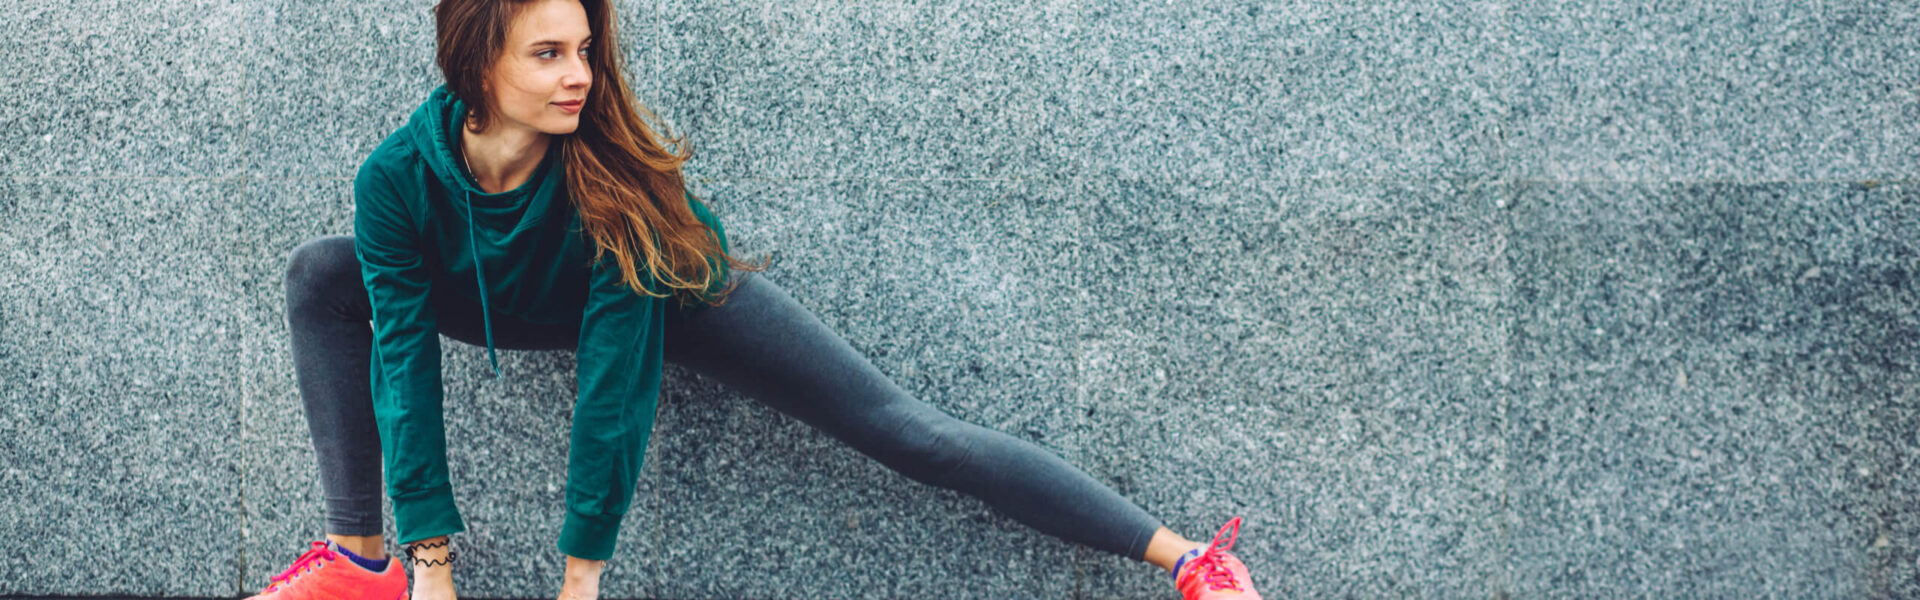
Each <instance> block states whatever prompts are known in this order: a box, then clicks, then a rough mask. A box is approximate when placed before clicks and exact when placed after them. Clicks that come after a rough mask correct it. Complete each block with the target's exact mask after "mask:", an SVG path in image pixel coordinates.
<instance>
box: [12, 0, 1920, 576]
mask: <svg viewBox="0 0 1920 600" xmlns="http://www.w3.org/2000/svg"><path fill="white" fill-rule="evenodd" d="M431 4H432V2H430V1H429V0H399V1H393V2H378V3H374V2H345V1H339V0H329V1H318V2H315V1H292V0H156V1H145V2H139V1H133V0H92V1H82V2H62V1H54V0H24V1H20V2H13V3H10V4H9V5H8V7H7V9H6V10H5V14H4V16H0V24H4V25H0V32H3V33H4V35H0V81H4V82H5V85H0V100H4V103H5V106H6V109H5V110H4V111H0V260H3V261H4V262H3V263H0V396H3V397H4V402H0V497H4V498H5V502H4V506H0V594H28V595H103V594H104V595H147V596H162V595H164V596H203V597H204V596H223V597H231V596H236V595H244V594H248V593H252V592H254V591H257V590H258V589H259V588H260V587H262V586H264V585H265V583H266V581H267V578H268V577H269V576H271V575H273V574H275V573H277V572H279V570H280V569H282V568H284V567H286V566H287V565H288V564H289V563H290V562H291V561H292V560H293V559H294V558H295V557H296V556H298V555H299V554H300V552H301V551H303V550H305V548H306V546H305V543H306V542H307V541H309V540H313V539H319V538H320V537H321V535H322V534H323V531H322V527H321V525H322V520H323V517H324V513H323V507H322V501H321V499H322V496H321V488H320V485H319V481H318V478H317V472H316V469H315V462H314V454H313V450H312V448H311V445H310V443H311V442H310V439H309V434H308V430H307V424H306V421H305V417H304V416H303V413H302V409H301V404H300V398H299V395H298V393H297V391H296V388H295V379H294V372H293V368H292V362H291V360H290V356H289V345H288V343H289V342H288V332H287V325H286V308H285V301H286V296H285V293H284V289H283V276H284V273H285V269H286V266H287V260H288V254H289V252H290V251H291V250H292V249H293V248H294V247H295V246H296V245H298V244H299V243H301V242H303V241H305V240H308V239H311V238H313V237H315V236H320V235H328V234H350V233H352V214H353V209H354V207H353V205H352V200H351V197H350V191H351V189H350V188H351V183H352V182H351V179H352V176H353V174H354V172H355V169H356V168H357V166H358V165H359V163H360V161H361V160H362V159H363V158H364V157H365V155H366V154H367V152H368V151H370V150H371V149H372V148H373V146H374V145H376V144H377V143H378V142H379V141H380V140H381V139H382V138H383V137H384V136H385V135H387V134H388V132H390V131H392V130H393V129H395V128H397V127H399V126H400V125H401V124H402V123H404V121H405V118H406V116H407V115H408V114H409V112H410V111H411V110H412V109H413V107H414V106H415V105H416V104H417V103H418V102H420V100H421V99H422V98H423V97H424V95H425V94H426V92H427V91H428V90H430V89H432V88H433V87H434V86H435V85H437V84H438V71H437V70H436V69H435V67H434V66H433V61H432V56H433V54H432V52H433V50H432V44H433V37H432V20H431V18H430V14H429V12H428V11H429V9H430V7H431ZM619 10H620V13H621V22H620V26H621V27H622V32H621V36H620V38H621V39H620V43H621V44H622V46H623V49H624V52H625V53H626V57H627V58H628V59H629V66H630V68H631V70H632V73H631V78H632V80H633V82H634V85H635V86H636V91H637V92H638V94H639V95H640V97H641V99H642V101H644V102H646V103H648V104H649V105H650V106H652V107H654V108H655V109H657V110H658V111H659V112H660V114H661V117H662V118H663V119H664V120H665V121H666V122H668V123H669V124H671V126H672V127H673V128H674V129H675V130H676V131H677V132H681V133H686V134H687V135H689V137H690V139H691V140H692V141H693V144H694V147H695V149H696V152H697V156H698V158H696V159H695V160H694V161H693V162H692V163H690V164H689V167H688V175H689V176H690V177H691V178H692V180H693V183H692V187H693V189H694V190H695V191H696V193H702V194H704V195H705V197H706V198H708V199H709V200H710V201H711V202H712V204H713V206H714V208H715V212H716V214H717V215H718V216H719V217H720V218H721V219H722V220H723V221H724V222H725V223H726V224H727V227H728V230H729V232H730V233H731V235H732V238H733V242H734V245H735V249H736V250H739V251H741V252H742V253H744V254H746V255H750V256H769V257H771V258H772V259H773V261H774V262H773V264H774V266H773V269H772V270H771V271H769V272H768V273H767V274H766V276H767V277H770V278H771V279H773V280H774V281H776V282H777V283H779V284H780V285H782V286H785V287H786V288H787V289H788V290H789V291H790V292H791V293H792V294H793V295H794V296H795V297H796V298H798V299H799V301H800V302H802V303H803V304H805V305H806V306H807V307H808V308H810V309H812V310H813V311H815V312H816V313H817V314H818V315H819V317H820V318H821V319H822V320H823V321H825V322H826V323H827V324H828V325H830V326H832V327H833V328H834V329H835V330H836V331H837V332H839V333H841V334H842V335H843V336H844V337H845V338H846V339H847V341H848V342H850V343H851V344H852V345H853V346H854V347H856V348H857V349H859V350H860V351H862V352H863V353H865V355H866V356H868V357H869V358H870V359H871V360H872V361H873V363H874V364H875V365H876V366H877V367H879V368H880V369H881V370H882V371H884V372H885V373H887V374H888V375H890V376H892V377H893V378H894V380H895V381H896V382H898V383H899V384H900V385H901V386H903V387H905V388H906V389H908V390H909V391H911V392H912V393H914V394H915V395H916V396H917V397H918V398H920V399H922V400H924V401H926V402H928V403H930V404H933V405H935V406H937V407H938V408H940V409H942V410H944V411H947V412H949V413H950V414H952V415H954V416H956V417H959V418H962V419H965V420H967V421H970V422H974V423H978V424H981V425H984V426H988V427H992V428H994V429H997V430H1000V431H1003V432H1006V433H1008V434H1011V435H1014V436H1017V437H1019V438H1021V439H1025V440H1028V441H1031V442H1033V443H1035V444H1038V445H1040V446H1042V447H1044V448H1046V449H1048V450H1051V451H1053V452H1056V453H1058V454H1059V455H1060V456H1061V457H1062V458H1065V459H1067V460H1068V461H1070V462H1072V463H1073V464H1075V465H1077V466H1080V467H1082V468H1083V469H1085V470H1086V471H1087V472H1088V473H1089V474H1092V475H1093V476H1095V477H1096V478H1098V479H1099V480H1101V481H1102V482H1105V483H1107V484H1110V485H1111V486H1113V488H1114V489H1115V490H1117V491H1119V492H1120V493H1122V494H1123V495H1125V496H1126V497H1128V498H1129V499H1131V500H1134V501H1135V502H1137V503H1139V504H1140V505H1141V506H1142V507H1144V508H1146V509H1147V510H1148V511H1149V512H1150V513H1152V514H1153V515H1155V516H1157V517H1159V518H1160V519H1163V520H1164V522H1165V523H1166V524H1167V525H1168V526H1169V527H1171V528H1173V529H1174V530H1176V531H1178V532H1180V533H1181V534H1183V535H1185V536H1187V537H1189V538H1192V539H1195V540H1199V541H1207V540H1209V539H1211V538H1212V536H1213V535H1214V533H1215V532H1216V530H1217V529H1218V528H1219V527H1220V526H1221V525H1222V524H1223V523H1224V522H1225V521H1226V520H1227V519H1229V518H1231V517H1233V516H1236V515H1238V516H1242V517H1243V518H1244V522H1243V526H1242V528H1241V530H1240V533H1239V537H1238V539H1237V540H1236V543H1235V546H1234V550H1235V551H1236V554H1237V555H1238V556H1240V557H1241V558H1243V559H1244V560H1245V561H1246V562H1247V563H1248V564H1249V565H1251V566H1252V567H1253V569H1254V575H1255V583H1257V584H1258V587H1259V589H1260V591H1261V592H1262V593H1263V594H1264V595H1265V597H1267V598H1269V599H1278V598H1290V597H1309V598H1347V597H1352V598H1411V597H1421V598H1546V597H1608V598H1612V597H1636V598H1736V597H1737V598H1749V597H1770V598H1773V597H1777V598H1916V597H1920V581H1917V579H1916V578H1917V577H1920V574H1917V572H1916V556H1917V555H1920V511H1917V510H1916V509H1920V475H1916V468H1915V462H1916V459H1920V439H1916V435H1917V432H1920V285H1916V284H1915V282H1914V276H1915V274H1916V273H1920V180H1916V175H1917V174H1920V2H1916V1H1915V0H1819V1H1805V0H1739V1H1735V0H1709V1H1703V2H1692V3H1685V6H1682V5H1680V4H1679V3H1639V2H1626V1H1620V0H1600V1H1591V2H1560V1H1550V0H1503V1H1473V2H1444V3H1434V2H1409V1H1403V0H1387V1H1370V2H1305V1H1293V0H1289V1H1268V2H1263V1H1248V0H1222V1H1217V2H1171V3H1170V2H1145V3H1141V2H1111V1H1095V0H1087V1H1081V0H1040V1H1038V2H1005V1H1001V2H986V3H961V2H951V1H940V2H897V1H891V0H887V1H880V2H858V3H823V2H813V1H801V2H781V3H770V2H769V3H763V2H739V1H729V2H719V3H710V2H689V1H687V0H653V1H650V2H628V3H625V5H624V6H622V7H621V8H620V9H619ZM443 343H444V344H445V356H446V361H447V365H446V377H445V382H446V383H445V385H446V390H447V392H446V393H447V395H446V397H447V404H448V405H447V419H448V423H449V425H448V426H449V432H448V434H449V439H450V441H451V446H452V449H451V472H452V476H453V478H454V481H455V486H456V490H457V492H456V493H457V494H458V500H459V502H460V504H461V507H462V509H463V514H464V515H465V517H466V520H467V521H466V522H467V524H468V525H469V528H470V529H469V531H468V532H466V533H463V534H461V535H458V536H455V538H454V539H455V546H456V551H458V552H460V553H461V555H460V562H459V563H458V570H457V577H458V582H459V585H460V589H461V592H462V595H463V596H465V597H475V598H482V597H525V598H543V597H544V598H551V597H553V595H554V594H555V593H556V592H557V590H558V585H559V577H560V573H561V568H562V565H563V557H562V556H561V555H560V554H559V553H558V551H557V549H555V547H554V540H555V538H556V536H557V534H558V530H559V525H560V512H559V511H560V506H561V498H562V486H563V484H564V466H565V459H566V442H567V430H568V426H569V410H570V407H571V402H572V400H571V398H572V391H573V384H574V381H573V374H572V367H573V359H572V356H571V354H570V353H567V352H521V351H502V352H501V353H500V354H501V360H502V367H503V369H504V371H505V373H506V374H507V377H506V378H505V379H503V380H500V381H493V380H490V379H488V378H486V377H485V376H487V375H490V373H489V372H488V370H487V363H486V354H485V350H484V349H483V348H478V347H474V346H469V345H465V344H460V343H457V342H452V341H451V340H444V339H443ZM666 377H667V383H666V386H665V390H664V392H663V394H664V396H663V399H662V405H661V408H660V416H659V422H658V427H657V430H656V434H655V436H654V438H653V444H652V446H651V449H650V450H649V454H648V462H647V465H646V471H645V473H644V475H643V476H642V478H641V481H640V484H639V489H638V491H637V499H636V500H635V502H634V506H633V512H632V514H631V516H630V517H629V519H628V520H627V523H626V526H625V529H624V530H623V534H622V537H621V540H620V545H619V548H618V551H617V555H616V558H615V560H614V561H612V563H611V564H610V566H609V568H608V570H607V572H606V575H605V577H604V579H603V580H602V585H603V588H602V591H603V593H604V596H605V597H608V598H660V599H671V600H682V599H694V598H893V597H925V598H954V599H961V598H980V599H985V598H1011V597H1019V598H1089V599H1091V598H1127V599H1143V600H1144V599H1149V598H1172V597H1174V596H1175V595H1176V593H1175V592H1174V591H1173V588H1172V586H1171V585H1170V581H1169V578H1168V577H1167V576H1166V574H1165V573H1164V572H1163V571H1161V570H1159V569H1156V568H1154V567H1152V566H1150V565H1147V564H1145V563H1140V562H1135V561H1132V560H1130V559H1127V558H1124V557H1120V556H1117V555H1111V554H1105V553H1102V552H1099V551H1095V550H1091V549H1088V548H1085V547H1080V546H1077V545H1074V544H1071V543H1068V542H1065V541H1062V540H1060V539H1056V538H1052V537H1049V536H1046V535H1043V534H1040V533H1037V532H1036V531H1034V530H1031V529H1028V528H1026V527H1025V526H1024V525H1021V524H1019V523H1018V522H1015V521H1013V520H1011V519H1009V518H1007V517H1005V516H1003V515H1001V514H999V513H997V512H995V511H993V510H992V509H990V508H989V507H987V506H986V505H985V504H983V503H981V502H979V501H978V500H977V499H974V498H972V497H969V496H965V495H962V494H959V493H956V492H951V491H948V490H944V489H940V488H934V487H930V486H925V485H921V484H919V483H916V482H913V481H910V480H908V479H905V478H903V477H900V476H898V475H896V474H894V473H893V472H891V471H889V470H887V469H885V468H884V467H882V466H881V465H880V464H879V463H878V462H876V461H873V460H871V459H868V458H867V457H865V456H864V455H861V454H859V453H857V452H855V451H853V450H852V449H850V448H848V447H847V446H845V445H843V444H841V443H839V442H838V441H837V440H836V439H834V438H832V437H829V436H826V435H824V434H822V433H819V432H817V431H815V430H813V429H811V428H809V427H807V426H806V425H804V424H802V423H800V422H797V421H795V420H793V419H790V418H788V417H786V416H784V415H783V414H781V413H778V412H776V411H773V410H770V409H768V408H767V407H765V406H764V405H761V404H759V403H758V402H756V401H754V400H753V399H752V398H750V397H746V396H742V395H739V394H737V393H735V392H733V391H730V390H729V389H727V388H726V387H724V386H723V385H720V384H719V383H717V382H714V381H710V380H707V379H704V378H703V377H701V376H698V375H695V374H693V373H691V372H689V371H686V370H683V369H681V368H679V367H678V366H677V365H670V366H669V367H668V371H667V374H666ZM389 519H390V517H389ZM388 527H389V535H391V521H390V520H389V521H388ZM389 540H391V538H389Z"/></svg>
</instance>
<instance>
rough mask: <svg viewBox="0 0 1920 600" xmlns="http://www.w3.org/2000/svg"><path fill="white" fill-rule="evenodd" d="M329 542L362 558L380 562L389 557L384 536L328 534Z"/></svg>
mask: <svg viewBox="0 0 1920 600" xmlns="http://www.w3.org/2000/svg"><path fill="white" fill-rule="evenodd" d="M327 540H328V541H331V542H333V543H335V544H339V545H340V547H342V548H346V549H347V550H349V551H351V552H353V553H354V554H357V555H359V556H360V557H361V558H368V559H372V560H380V559H382V558H386V557H387V544H386V539H385V538H384V537H383V536H378V535H340V534H337V533H329V534H327Z"/></svg>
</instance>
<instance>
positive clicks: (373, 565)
mask: <svg viewBox="0 0 1920 600" xmlns="http://www.w3.org/2000/svg"><path fill="white" fill-rule="evenodd" d="M333 549H334V550H336V551H338V552H339V553H341V554H345V555H347V558H350V559H353V562H355V563H358V564H359V565H360V566H362V567H365V568H366V569H367V570H368V571H373V572H376V573H378V572H380V571H385V570H387V561H388V560H391V559H392V558H393V557H391V556H387V557H382V558H380V559H378V560H375V559H371V558H367V557H364V556H360V555H358V554H354V553H353V551H352V550H348V549H347V547H346V546H342V545H340V544H338V543H335V544H334V545H333Z"/></svg>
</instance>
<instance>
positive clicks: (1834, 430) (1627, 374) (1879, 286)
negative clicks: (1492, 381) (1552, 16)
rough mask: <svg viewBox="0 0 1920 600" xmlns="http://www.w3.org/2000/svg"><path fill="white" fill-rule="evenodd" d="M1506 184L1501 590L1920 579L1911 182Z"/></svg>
mask: <svg viewBox="0 0 1920 600" xmlns="http://www.w3.org/2000/svg"><path fill="white" fill-rule="evenodd" d="M1514 200H1515V204H1514V207H1513V209H1512V211H1511V212H1512V215H1513V226H1514V227H1513V231H1514V233H1513V237H1512V240H1511V248H1510V251H1511V256H1512V265H1513V280H1514V292H1513V295H1512V297H1511V300H1512V304H1513V305H1514V306H1515V308H1516V311H1517V314H1516V315H1515V320H1514V322H1513V326H1512V338H1511V342H1510V343H1511V346H1510V351H1511V352H1512V356H1513V365H1514V369H1513V377H1512V380H1511V383H1510V385H1509V386H1508V390H1507V394H1506V396H1507V398H1508V402H1509V405H1510V407H1509V409H1508V411H1507V417H1508V422H1507V427H1506V430H1505V432H1506V436H1507V440H1508V443H1509V452H1510V455H1509V457H1508V458H1509V461H1510V465H1511V469H1510V473H1511V474H1510V476H1509V478H1508V481H1507V485H1508V490H1509V491H1508V502H1509V505H1510V510H1509V511H1508V513H1507V515H1506V520H1507V528H1508V536H1509V538H1510V540H1511V544H1512V548H1511V551H1512V555H1511V556H1512V557H1511V559H1510V560H1509V564H1510V565H1511V566H1510V573H1509V576H1510V579H1511V584H1510V585H1511V586H1512V587H1511V591H1512V593H1513V594H1515V595H1516V596H1521V597H1539V596H1546V595H1558V594H1562V593H1566V594H1571V595H1577V596H1589V597H1599V596H1633V597H1650V596H1663V597H1726V596H1752V595H1756V594H1758V595H1766V594H1775V593H1778V594H1782V595H1790V596H1818V597H1836V598H1881V597H1886V598H1905V597H1913V596H1915V595H1917V594H1920V585H1917V584H1916V577H1917V576H1920V573H1916V571H1915V568H1914V556H1915V553H1914V550H1913V548H1914V543H1913V542H1914V540H1915V539H1916V533H1920V528H1917V525H1920V517H1916V514H1915V511H1914V508H1915V506H1916V504H1915V502H1916V500H1915V499H1916V498H1920V496H1915V495H1913V491H1914V486H1915V481H1916V478H1915V476H1914V474H1913V469H1912V468H1911V464H1912V461H1913V460H1914V459H1915V457H1916V456H1920V455H1917V454H1916V451H1917V450H1920V443H1916V440H1915V438H1914V432H1915V431H1916V429H1917V428H1920V402H1916V400H1917V399H1920V369H1916V367H1917V366H1920V315H1916V313H1917V312H1920V311H1917V310H1916V307H1917V306H1920V288H1916V286H1915V285H1914V282H1913V279H1912V277H1913V275H1914V273H1916V271H1917V270H1920V245H1916V244H1915V242H1914V240H1916V239H1920V214H1916V211H1915V209H1916V208H1917V207H1920V190H1916V189H1915V187H1914V186H1911V185H1908V186H1874V187H1868V186H1857V185H1852V184H1675V183H1660V184H1606V185H1601V184H1582V185H1569V184H1554V183H1542V184H1526V185H1521V186H1518V187H1517V189H1516V190H1515V194H1514Z"/></svg>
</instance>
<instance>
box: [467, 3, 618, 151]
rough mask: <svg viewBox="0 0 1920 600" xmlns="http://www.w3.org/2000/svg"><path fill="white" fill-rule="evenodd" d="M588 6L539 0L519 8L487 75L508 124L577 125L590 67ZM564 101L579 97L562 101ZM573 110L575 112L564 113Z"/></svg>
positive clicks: (565, 130) (553, 130) (558, 130)
mask: <svg viewBox="0 0 1920 600" xmlns="http://www.w3.org/2000/svg"><path fill="white" fill-rule="evenodd" d="M591 34H592V30H591V29H589V28H588V27H587V11H586V9H585V8H582V7H581V6H580V2H579V0H542V1H540V2H535V3H533V4H531V5H528V6H527V7H526V8H524V9H523V10H521V11H520V15H519V16H518V17H517V18H515V19H514V21H513V24H512V25H511V26H509V27H508V28H507V45H506V48H505V49H503V50H502V52H501V54H500V59H499V60H498V61H497V62H495V63H494V67H493V73H492V74H491V76H490V77H489V78H488V88H489V91H488V94H489V95H490V96H491V98H492V100H493V106H494V109H495V111H497V112H498V113H499V114H500V115H501V116H503V117H505V119H506V121H507V124H509V125H517V126H522V127H526V128H529V129H534V130H537V131H540V132H543V133H548V134H553V135H563V134H569V133H573V131H574V130H575V129H577V128H579V127H580V111H581V110H584V109H585V107H586V106H585V103H586V99H587V88H588V87H589V86H591V85H593V70H592V69H591V68H589V67H588V66H587V48H588V46H590V45H592V44H593V43H595V41H596V40H592V39H588V36H590V35H591ZM562 102H577V103H578V104H573V105H571V106H563V105H562V104H557V103H562ZM568 110H572V111H573V112H568Z"/></svg>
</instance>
